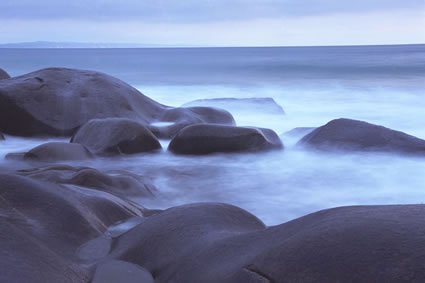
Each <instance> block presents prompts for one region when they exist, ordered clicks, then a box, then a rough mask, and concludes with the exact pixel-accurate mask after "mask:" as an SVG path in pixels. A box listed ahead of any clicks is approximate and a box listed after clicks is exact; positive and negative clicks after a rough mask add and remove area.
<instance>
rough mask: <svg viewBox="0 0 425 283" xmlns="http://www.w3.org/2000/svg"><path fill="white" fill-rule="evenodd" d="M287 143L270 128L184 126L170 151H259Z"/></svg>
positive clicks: (207, 125)
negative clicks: (283, 142)
mask: <svg viewBox="0 0 425 283" xmlns="http://www.w3.org/2000/svg"><path fill="white" fill-rule="evenodd" d="M282 148H283V144H282V142H281V141H280V139H279V137H278V136H277V135H276V133H275V132H273V131H272V130H269V129H261V128H247V127H234V126H225V125H214V124H196V125H191V126H187V127H185V128H184V129H182V130H181V131H180V132H179V133H178V134H177V135H176V136H175V137H174V138H173V139H172V140H171V142H170V145H169V147H168V150H169V151H171V152H173V153H176V154H194V155H196V154H198V155H199V154H210V153H216V152H256V151H264V150H272V149H282Z"/></svg>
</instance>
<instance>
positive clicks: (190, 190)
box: [0, 45, 425, 225]
mask: <svg viewBox="0 0 425 283" xmlns="http://www.w3.org/2000/svg"><path fill="white" fill-rule="evenodd" d="M45 67H69V68H77V69H88V70H96V71H100V72H105V73H107V74H110V75H112V76H115V77H118V78H120V79H122V80H123V81H125V82H127V83H129V84H131V85H132V86H134V87H136V88H137V89H139V90H140V91H141V92H142V93H144V94H145V95H147V96H149V97H151V98H152V99H155V100H157V101H158V102H160V103H163V104H167V105H171V106H181V105H183V104H185V103H188V102H190V101H193V100H196V99H205V98H224V97H226V98H229V97H233V98H253V97H256V98H261V97H271V98H273V99H274V100H275V101H276V102H277V103H278V104H279V105H281V106H282V108H283V109H284V111H285V115H283V114H276V113H270V112H267V111H262V110H261V108H259V109H258V110H256V111H253V112H247V111H243V109H235V111H234V112H233V113H232V114H233V115H234V117H235V120H236V122H237V124H238V125H241V126H260V127H267V128H271V129H273V130H275V131H276V132H277V133H278V134H279V135H281V134H283V133H284V132H286V131H288V130H291V129H293V128H295V127H317V126H320V125H323V124H325V123H327V122H328V121H330V120H332V119H335V118H341V117H344V118H351V119H358V120H364V121H367V122H370V123H375V124H379V125H383V126H386V127H389V128H392V129H395V130H400V131H403V132H406V133H408V134H411V135H415V136H417V137H420V138H425V125H424V120H425V119H424V118H425V114H424V113H425V112H424V109H425V45H392V46H344V47H263V48H258V47H255V48H254V47H252V48H142V49H138V48H134V49H0V68H3V69H4V70H6V71H7V72H8V73H9V74H10V75H12V76H18V75H21V74H24V73H28V72H31V71H35V70H38V69H41V68H45ZM282 140H283V143H284V144H285V150H284V151H282V152H268V153H256V154H216V155H209V156H201V157H199V156H198V157H190V156H189V157H187V156H186V157H182V156H175V155H172V154H170V153H168V152H166V151H165V150H164V152H162V153H159V154H146V155H143V154H142V155H135V156H123V157H120V158H114V159H108V158H102V159H97V160H95V161H90V162H84V164H78V163H74V165H84V166H91V167H95V168H99V169H101V170H109V169H123V170H128V171H131V172H134V173H137V174H141V175H145V176H148V177H150V178H151V179H152V181H153V182H154V184H155V185H156V186H157V187H158V190H159V192H158V193H157V196H156V198H155V199H151V200H146V199H137V200H136V201H139V202H140V203H141V204H142V205H144V206H146V207H149V208H167V207H171V206H175V205H179V204H184V203H190V202H205V201H209V202H210V201H213V202H226V203H231V204H235V205H237V206H240V207H242V208H244V209H247V210H248V211H250V212H251V213H253V214H255V215H256V216H258V217H259V218H260V219H261V220H263V221H264V222H265V223H266V224H268V225H274V224H279V223H282V222H285V221H288V220H291V219H294V218H296V217H299V216H302V215H305V214H308V213H311V212H314V211H317V210H319V209H325V208H330V207H336V206H343V205H364V204H401V203H403V204H404V203H423V202H425V174H424V172H425V159H423V158H413V157H401V156H396V155H389V154H374V153H367V154H366V153H365V154H357V153H351V154H349V153H346V154H326V153H317V152H309V151H305V150H302V149H299V148H296V147H294V144H295V142H296V140H291V139H290V138H288V137H286V136H285V135H282ZM45 141H46V140H42V139H31V140H28V139H22V138H18V137H7V139H6V141H4V142H2V143H1V147H0V158H1V161H0V165H2V166H4V167H7V168H13V169H16V168H22V167H25V166H29V165H25V164H21V163H15V162H12V161H8V160H4V158H3V157H4V156H5V155H6V154H7V153H9V152H17V151H25V150H28V149H30V148H32V147H34V146H36V145H38V144H40V143H43V142H45ZM161 142H162V144H163V145H164V148H166V146H167V143H168V142H167V141H161Z"/></svg>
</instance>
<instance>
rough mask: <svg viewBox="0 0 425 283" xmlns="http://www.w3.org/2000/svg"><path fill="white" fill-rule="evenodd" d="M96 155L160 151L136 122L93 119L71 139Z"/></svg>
mask: <svg viewBox="0 0 425 283" xmlns="http://www.w3.org/2000/svg"><path fill="white" fill-rule="evenodd" d="M71 142H72V143H79V144H82V145H84V146H86V147H87V148H88V149H90V150H91V151H92V152H93V153H95V154H98V155H117V154H135V153H142V152H150V151H155V150H160V149H161V144H160V143H159V141H158V140H157V138H156V137H155V136H154V134H152V132H151V131H150V130H149V129H148V128H146V127H145V126H143V125H141V124H140V123H138V122H135V121H132V120H129V119H123V118H109V119H94V120H91V121H89V122H88V123H87V124H84V125H83V126H82V127H81V128H80V129H79V130H78V132H77V133H76V134H75V135H74V136H73V137H72V139H71Z"/></svg>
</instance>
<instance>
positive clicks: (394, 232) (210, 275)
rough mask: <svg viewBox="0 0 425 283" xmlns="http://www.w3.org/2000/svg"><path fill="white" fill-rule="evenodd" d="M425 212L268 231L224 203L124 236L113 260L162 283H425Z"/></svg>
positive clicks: (357, 213)
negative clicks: (140, 268)
mask: <svg viewBox="0 0 425 283" xmlns="http://www.w3.org/2000/svg"><path fill="white" fill-rule="evenodd" d="M424 217H425V205H394V206H351V207H341V208H334V209H328V210H323V211H319V212H316V213H313V214H310V215H307V216H304V217H301V218H298V219H296V220H293V221H290V222H287V223H284V224H281V225H278V226H273V227H269V228H266V227H264V225H263V224H262V223H261V221H259V220H258V219H256V218H255V217H254V216H252V215H250V214H249V213H247V212H245V211H243V210H241V209H238V208H236V207H233V206H229V205H224V204H197V205H185V206H180V207H175V208H171V209H168V210H166V211H164V212H162V213H161V214H158V215H155V216H152V217H149V218H147V219H146V220H145V221H143V222H142V223H140V224H139V225H138V226H136V227H135V228H133V229H132V230H130V231H128V232H127V233H125V234H123V235H121V236H120V237H119V238H118V240H117V242H116V245H115V247H114V248H113V250H112V252H111V254H110V258H117V259H121V260H125V261H128V262H132V263H135V264H138V265H140V266H143V267H145V268H146V269H148V270H149V271H150V272H151V273H152V274H154V275H155V282H186V283H191V282H235V283H236V282H422V281H424V280H425V269H424V268H423V258H424V257H425V248H424V245H423V235H424V234H425V222H424V221H423V219H424Z"/></svg>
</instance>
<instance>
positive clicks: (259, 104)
mask: <svg viewBox="0 0 425 283" xmlns="http://www.w3.org/2000/svg"><path fill="white" fill-rule="evenodd" d="M182 106H183V107H188V106H210V107H219V108H222V109H226V110H227V111H230V113H236V112H249V113H258V112H264V113H267V114H275V115H276V114H278V115H285V111H284V110H283V108H282V106H280V105H279V104H277V103H276V101H275V100H274V99H273V98H271V97H251V98H228V97H225V98H212V99H198V100H194V101H190V102H188V103H185V104H183V105H182Z"/></svg>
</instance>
